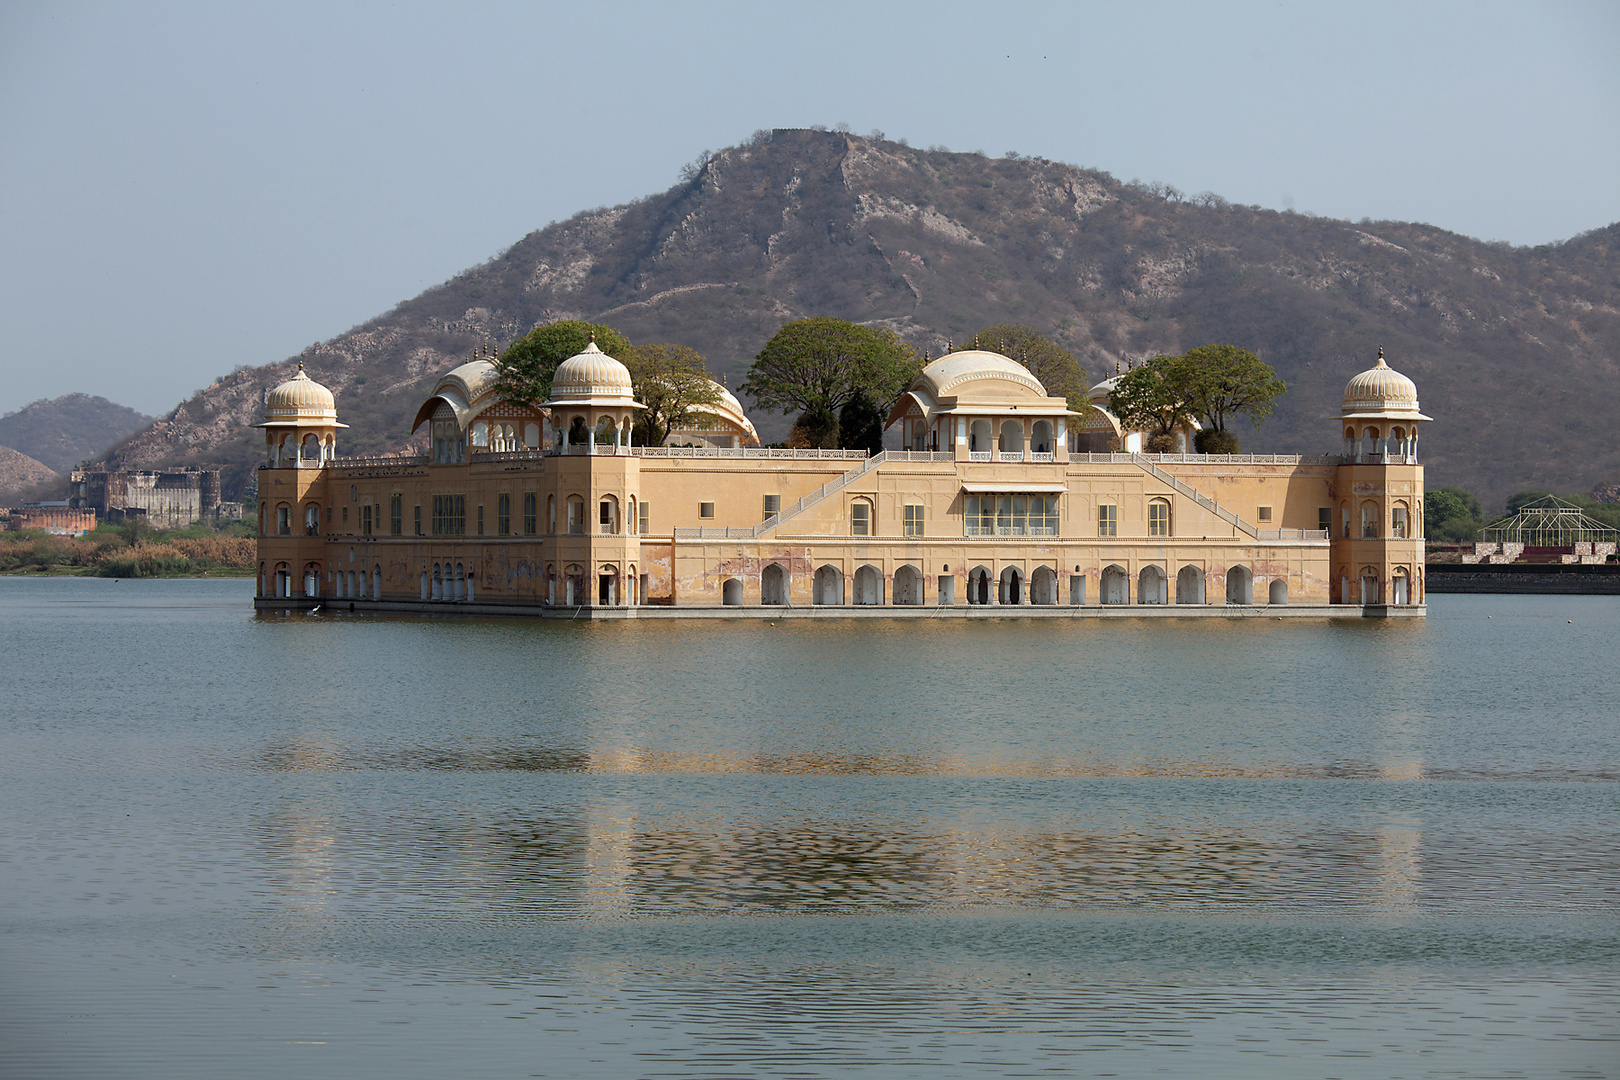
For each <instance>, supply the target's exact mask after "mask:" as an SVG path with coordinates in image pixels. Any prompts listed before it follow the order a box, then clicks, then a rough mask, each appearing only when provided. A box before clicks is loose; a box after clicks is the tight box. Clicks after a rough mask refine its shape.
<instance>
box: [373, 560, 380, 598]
mask: <svg viewBox="0 0 1620 1080" xmlns="http://www.w3.org/2000/svg"><path fill="white" fill-rule="evenodd" d="M371 598H372V599H373V600H381V599H382V566H381V564H375V565H373V566H372V568H371Z"/></svg>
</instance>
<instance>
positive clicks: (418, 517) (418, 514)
mask: <svg viewBox="0 0 1620 1080" xmlns="http://www.w3.org/2000/svg"><path fill="white" fill-rule="evenodd" d="M411 518H412V522H411V523H412V524H413V525H415V526H416V535H417V536H421V535H422V507H421V504H420V503H419V504H417V505H416V506H413V507H412V508H411Z"/></svg>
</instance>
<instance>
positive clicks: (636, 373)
mask: <svg viewBox="0 0 1620 1080" xmlns="http://www.w3.org/2000/svg"><path fill="white" fill-rule="evenodd" d="M624 366H625V367H627V368H629V369H630V386H631V389H632V390H633V391H634V393H635V395H636V400H637V401H639V402H641V403H642V404H643V405H645V406H646V408H644V409H642V410H641V411H639V412H638V413H636V424H635V431H634V433H633V434H634V436H635V441H636V442H637V443H638V444H639V445H641V446H663V445H664V440H666V439H668V438H669V433H670V431H672V430H673V429H674V428H676V427H677V426H680V425H683V424H691V423H695V422H697V421H699V420H700V419H701V418H702V416H703V413H702V409H701V407H702V406H704V405H718V404H719V403H720V387H719V386H717V385H715V383H714V380H712V379H710V378H709V375H708V372H707V370H706V365H705V362H704V359H703V357H701V356H699V355H698V354H697V353H696V352H694V351H693V350H691V349H688V348H687V347H686V346H685V345H664V344H654V345H642V346H640V347H639V348H637V349H635V350H634V353H633V355H632V356H631V358H630V359H629V360H626V361H624Z"/></svg>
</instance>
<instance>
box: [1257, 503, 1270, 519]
mask: <svg viewBox="0 0 1620 1080" xmlns="http://www.w3.org/2000/svg"><path fill="white" fill-rule="evenodd" d="M1255 516H1256V517H1258V518H1259V519H1260V520H1261V521H1270V520H1271V507H1269V506H1262V507H1259V508H1258V509H1257V510H1255Z"/></svg>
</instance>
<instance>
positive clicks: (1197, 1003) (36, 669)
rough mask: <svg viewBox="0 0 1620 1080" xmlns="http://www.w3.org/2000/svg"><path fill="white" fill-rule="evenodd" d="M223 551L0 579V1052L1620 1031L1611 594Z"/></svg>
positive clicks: (1461, 1045)
mask: <svg viewBox="0 0 1620 1080" xmlns="http://www.w3.org/2000/svg"><path fill="white" fill-rule="evenodd" d="M251 589H252V583H251V582H247V581H226V582H202V581H183V582H112V581H99V580H28V579H15V578H10V579H0V642H3V647H4V663H5V671H6V681H5V684H4V685H5V687H6V693H5V696H4V699H3V700H4V711H3V713H0V812H3V822H4V829H3V831H0V1075H5V1076H8V1077H11V1076H16V1077H92V1076H93V1077H223V1076H234V1077H279V1076H287V1075H293V1074H299V1075H308V1076H408V1077H416V1076H423V1077H428V1076H435V1077H436V1076H449V1075H455V1076H467V1077H527V1076H586V1077H713V1076H736V1077H748V1076H784V1077H788V1076H791V1077H836V1076H852V1075H858V1076H872V1077H904V1076H914V1075H928V1076H941V1077H947V1076H963V1077H977V1076H1021V1075H1046V1076H1053V1075H1065V1076H1066V1075H1075V1076H1159V1075H1164V1076H1178V1075H1186V1074H1188V1073H1192V1072H1196V1073H1199V1074H1202V1075H1204V1076H1208V1077H1225V1076H1232V1077H1244V1076H1289V1077H1293V1076H1322V1077H1439V1076H1445V1077H1453V1076H1467V1077H1497V1076H1501V1077H1516V1076H1535V1077H1544V1076H1573V1077H1589V1076H1620V922H1617V921H1616V915H1617V913H1620V798H1617V796H1620V719H1617V718H1620V679H1617V678H1616V670H1617V667H1620V664H1617V661H1620V598H1610V597H1568V598H1565V597H1559V598H1553V597H1547V598H1538V597H1489V596H1482V597H1469V596H1441V597H1436V598H1434V602H1433V603H1432V605H1431V608H1430V618H1429V619H1428V620H1427V621H1426V622H1421V623H1406V624H1389V623H1379V622H1367V623H1359V622H1358V623H1328V622H1320V623H1315V622H1295V621H1288V622H1283V621H1258V620H1257V621H1232V622H1213V621H1202V620H1201V621H1198V622H1189V623H1186V624H1177V623H1172V622H1164V621H1159V620H1144V621H1141V622H1129V621H1119V622H1112V621H1111V622H1108V623H1104V624H1099V623H1097V622H1076V623H1073V624H1067V623H1065V624H1059V623H1054V622H1050V621H1035V622H1015V621H1009V622H1002V623H990V622H977V621H976V622H974V623H971V624H966V625H964V624H963V623H961V622H958V621H952V622H949V623H944V622H895V623H890V624H880V623H874V622H864V621H863V622H853V623H834V622H818V623H814V624H806V623H799V622H794V623H784V624H776V625H773V624H768V623H761V622H742V623H736V624H722V623H713V622H704V623H691V624H671V623H646V624H639V625H638V624H633V623H632V624H612V625H594V626H593V625H588V624H579V623H531V622H525V621H519V620H490V621H481V620H470V619H455V618H441V619H434V618H408V619H406V618H402V619H393V618H383V617H367V616H353V615H326V616H320V615H317V616H298V615H290V616H289V615H274V616H255V615H254V614H253V613H252V612H251V610H250V609H249V599H250V592H251Z"/></svg>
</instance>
